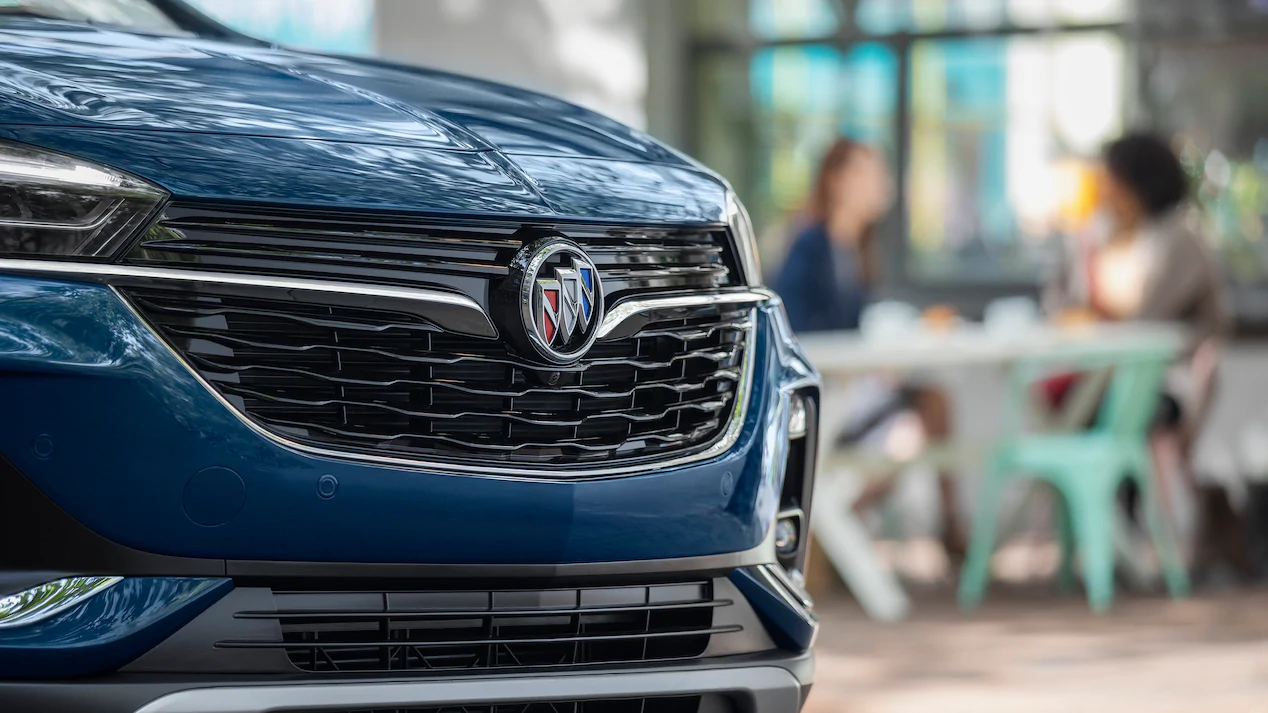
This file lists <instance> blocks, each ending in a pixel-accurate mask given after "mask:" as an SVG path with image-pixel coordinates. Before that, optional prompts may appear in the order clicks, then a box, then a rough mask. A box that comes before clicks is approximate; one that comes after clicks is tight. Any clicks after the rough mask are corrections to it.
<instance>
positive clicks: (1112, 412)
mask: <svg viewBox="0 0 1268 713" xmlns="http://www.w3.org/2000/svg"><path fill="white" fill-rule="evenodd" d="M1167 363H1168V362H1167V360H1166V359H1163V358H1160V357H1148V356H1142V357H1140V358H1138V359H1132V360H1130V361H1126V362H1120V363H1119V364H1117V365H1115V366H1114V369H1113V374H1112V375H1111V376H1110V381H1109V385H1108V386H1107V387H1106V388H1105V395H1104V398H1103V399H1102V401H1101V408H1100V410H1099V411H1098V412H1097V415H1096V424H1095V426H1094V427H1093V428H1094V430H1097V431H1101V432H1103V433H1112V434H1114V435H1116V436H1120V437H1124V438H1144V437H1145V436H1146V435H1147V434H1148V432H1149V427H1150V426H1151V425H1152V424H1153V419H1154V414H1156V413H1157V410H1158V396H1159V394H1160V393H1161V391H1162V381H1163V376H1164V375H1165V374H1166V371H1167Z"/></svg>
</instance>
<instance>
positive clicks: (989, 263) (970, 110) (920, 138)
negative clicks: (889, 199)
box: [906, 33, 1124, 282]
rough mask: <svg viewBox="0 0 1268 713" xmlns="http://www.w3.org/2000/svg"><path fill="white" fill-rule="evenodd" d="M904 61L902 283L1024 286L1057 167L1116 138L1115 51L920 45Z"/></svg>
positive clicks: (1052, 217)
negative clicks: (906, 132)
mask: <svg viewBox="0 0 1268 713" xmlns="http://www.w3.org/2000/svg"><path fill="white" fill-rule="evenodd" d="M911 56H912V64H911V85H910V86H911V111H912V116H911V134H910V137H909V138H910V141H911V144H910V146H911V153H910V163H909V166H908V170H907V172H906V181H907V189H908V200H907V211H908V229H909V232H908V236H909V237H908V240H909V243H908V248H909V249H908V252H907V269H908V272H909V274H910V275H911V277H913V278H915V279H917V280H924V281H930V280H932V281H943V280H950V279H954V280H957V281H985V282H995V281H1015V280H1031V279H1034V278H1035V276H1036V273H1037V270H1038V268H1039V266H1040V263H1041V261H1042V259H1043V255H1044V254H1045V251H1046V249H1047V245H1048V241H1049V240H1050V239H1052V238H1053V237H1055V236H1056V234H1057V233H1058V231H1059V229H1060V228H1061V226H1060V225H1059V224H1058V221H1059V220H1060V219H1061V217H1062V216H1061V209H1062V207H1063V206H1062V183H1063V176H1064V175H1066V174H1067V173H1068V166H1069V161H1068V160H1069V158H1070V157H1078V156H1088V155H1091V154H1094V153H1095V152H1096V151H1097V149H1098V148H1099V147H1100V145H1101V144H1102V143H1103V142H1105V141H1106V140H1108V139H1110V138H1112V137H1113V136H1114V135H1116V134H1117V133H1119V131H1120V130H1121V116H1122V106H1123V81H1124V80H1123V76H1124V65H1123V61H1124V60H1123V49H1122V45H1121V41H1120V40H1119V39H1118V38H1117V37H1116V36H1115V35H1112V34H1107V33H1080V34H1067V35H1061V36H1057V37H1055V38H1046V37H1031V36H1017V37H993V38H974V39H963V40H961V39H956V40H924V41H919V42H917V43H915V44H914V45H913V48H912V55H911Z"/></svg>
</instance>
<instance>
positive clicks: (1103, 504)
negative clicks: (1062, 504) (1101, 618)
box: [1067, 488, 1114, 614]
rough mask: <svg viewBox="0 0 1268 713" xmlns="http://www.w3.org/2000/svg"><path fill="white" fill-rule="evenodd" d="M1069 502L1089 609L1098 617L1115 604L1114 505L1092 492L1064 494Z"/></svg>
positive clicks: (1087, 489) (1092, 490) (1085, 490)
mask: <svg viewBox="0 0 1268 713" xmlns="http://www.w3.org/2000/svg"><path fill="white" fill-rule="evenodd" d="M1067 497H1071V498H1072V502H1071V503H1070V504H1071V506H1072V510H1073V512H1072V513H1071V515H1072V519H1073V521H1074V536H1075V539H1076V540H1077V541H1078V548H1079V563H1080V565H1082V567H1083V585H1084V587H1085V588H1086V589H1087V600H1088V606H1090V607H1091V608H1092V611H1094V612H1097V613H1098V614H1099V613H1102V612H1104V611H1105V610H1107V609H1109V606H1110V604H1111V603H1112V602H1113V601H1114V502H1113V498H1111V497H1109V496H1108V495H1106V494H1104V493H1099V492H1097V491H1096V489H1093V488H1084V489H1080V490H1079V491H1078V493H1067Z"/></svg>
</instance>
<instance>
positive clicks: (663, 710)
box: [296, 696, 701, 713]
mask: <svg viewBox="0 0 1268 713" xmlns="http://www.w3.org/2000/svg"><path fill="white" fill-rule="evenodd" d="M700 702H701V698H700V696H679V697H674V698H623V699H619V700H605V701H565V702H551V703H495V704H490V705H446V706H440V707H436V708H428V707H425V706H424V707H410V708H388V709H372V710H348V711H323V713H698V712H699V711H700V710H701V706H700ZM296 713H305V712H303V711H298V712H296ZM312 713H316V711H313V712H312Z"/></svg>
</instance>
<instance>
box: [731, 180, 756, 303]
mask: <svg viewBox="0 0 1268 713" xmlns="http://www.w3.org/2000/svg"><path fill="white" fill-rule="evenodd" d="M726 221H727V225H728V226H729V227H730V229H731V240H732V241H733V242H734V243H735V254H736V257H737V258H738V259H739V261H740V269H741V270H742V271H743V272H744V282H745V284H747V285H748V286H749V287H760V286H761V285H762V263H761V260H759V259H758V254H757V234H756V233H755V232H753V221H752V219H750V218H749V215H748V210H746V209H745V208H744V204H743V203H741V202H740V199H739V198H737V197H736V195H735V194H734V193H732V192H731V191H727V194H726Z"/></svg>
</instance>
